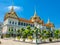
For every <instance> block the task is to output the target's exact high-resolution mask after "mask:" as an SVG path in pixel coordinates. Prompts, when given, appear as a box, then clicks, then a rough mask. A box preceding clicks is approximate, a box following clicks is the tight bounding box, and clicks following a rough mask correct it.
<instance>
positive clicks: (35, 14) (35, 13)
mask: <svg viewBox="0 0 60 45" xmlns="http://www.w3.org/2000/svg"><path fill="white" fill-rule="evenodd" d="M36 16H37V12H36V7H35V12H34V17H36Z"/></svg>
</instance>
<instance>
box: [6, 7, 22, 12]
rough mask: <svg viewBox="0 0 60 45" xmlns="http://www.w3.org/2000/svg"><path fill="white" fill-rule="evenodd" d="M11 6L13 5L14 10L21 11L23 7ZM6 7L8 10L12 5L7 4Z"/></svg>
mask: <svg viewBox="0 0 60 45" xmlns="http://www.w3.org/2000/svg"><path fill="white" fill-rule="evenodd" d="M13 7H14V10H20V11H23V7H19V6H13ZM7 8H8V10H10V9H11V8H12V6H8V7H7Z"/></svg>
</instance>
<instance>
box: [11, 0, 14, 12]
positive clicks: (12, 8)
mask: <svg viewBox="0 0 60 45" xmlns="http://www.w3.org/2000/svg"><path fill="white" fill-rule="evenodd" d="M13 11H14V6H13V0H12V7H11V12H13Z"/></svg>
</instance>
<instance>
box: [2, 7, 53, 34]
mask: <svg viewBox="0 0 60 45" xmlns="http://www.w3.org/2000/svg"><path fill="white" fill-rule="evenodd" d="M28 25H29V26H31V28H32V29H33V28H34V27H35V26H37V27H38V28H40V29H41V30H44V29H46V30H53V29H54V24H53V23H51V22H50V20H49V19H48V21H47V23H46V24H45V23H44V21H43V20H41V18H40V17H39V16H38V15H37V13H36V10H35V12H34V15H33V16H32V17H31V19H30V20H26V19H24V18H19V17H18V16H17V14H16V12H15V11H14V7H13V6H12V8H11V10H10V12H7V13H6V14H5V16H4V23H3V29H2V33H3V34H6V33H8V30H11V29H13V31H14V33H15V32H16V31H17V30H19V29H21V28H22V27H23V28H26V26H28Z"/></svg>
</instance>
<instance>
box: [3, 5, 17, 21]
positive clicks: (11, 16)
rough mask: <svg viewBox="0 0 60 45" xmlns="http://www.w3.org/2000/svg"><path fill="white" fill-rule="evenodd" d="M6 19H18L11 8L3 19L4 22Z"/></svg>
mask: <svg viewBox="0 0 60 45" xmlns="http://www.w3.org/2000/svg"><path fill="white" fill-rule="evenodd" d="M7 18H15V19H18V16H17V14H16V12H15V11H14V8H13V6H12V8H11V11H10V12H8V13H6V15H5V17H4V20H6V19H7Z"/></svg>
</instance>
